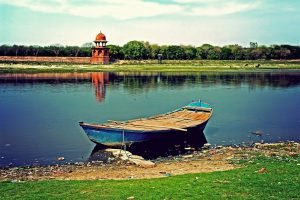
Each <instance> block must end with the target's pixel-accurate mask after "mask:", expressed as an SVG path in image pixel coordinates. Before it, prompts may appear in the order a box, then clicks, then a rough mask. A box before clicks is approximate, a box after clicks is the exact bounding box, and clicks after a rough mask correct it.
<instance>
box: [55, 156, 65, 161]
mask: <svg viewBox="0 0 300 200" xmlns="http://www.w3.org/2000/svg"><path fill="white" fill-rule="evenodd" d="M57 160H59V161H62V160H65V158H64V157H58V158H57Z"/></svg>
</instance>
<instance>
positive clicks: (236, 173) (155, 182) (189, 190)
mask: <svg viewBox="0 0 300 200" xmlns="http://www.w3.org/2000/svg"><path fill="white" fill-rule="evenodd" d="M299 163H300V159H299V158H295V159H292V158H289V157H288V158H265V157H260V158H257V159H254V160H249V161H245V162H244V164H243V165H244V167H242V168H239V169H235V170H230V171H224V172H212V173H201V174H188V175H180V176H174V177H172V176H171V177H166V178H160V179H148V180H146V179H145V180H122V181H114V180H105V181H101V180H99V181H57V180H56V181H54V180H50V181H32V182H21V183H11V182H2V183H0V198H1V199H127V198H128V197H130V196H134V197H135V199H300V176H299V174H300V166H299V165H297V164H299ZM262 167H265V168H266V169H267V173H263V174H260V173H257V171H258V170H259V169H261V168H262Z"/></svg>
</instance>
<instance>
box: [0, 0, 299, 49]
mask: <svg viewBox="0 0 300 200" xmlns="http://www.w3.org/2000/svg"><path fill="white" fill-rule="evenodd" d="M99 31H101V32H103V33H104V34H105V35H106V37H107V40H108V41H109V43H108V44H116V45H124V44H125V43H127V42H129V41H131V40H139V41H149V42H150V43H152V44H159V45H164V44H167V45H170V44H173V45H181V44H182V45H193V46H201V45H202V44H205V43H208V44H212V45H219V46H224V45H228V44H240V45H242V46H249V43H250V42H257V43H258V44H259V45H271V44H291V45H300V0H0V45H2V44H10V45H12V44H19V45H41V46H46V45H51V44H62V45H79V46H81V45H82V44H84V43H86V42H92V41H93V40H94V39H95V36H96V35H97V33H99Z"/></svg>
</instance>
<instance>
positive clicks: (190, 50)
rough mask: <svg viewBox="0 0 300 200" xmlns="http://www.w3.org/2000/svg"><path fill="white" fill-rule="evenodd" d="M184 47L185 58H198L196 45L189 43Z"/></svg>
mask: <svg viewBox="0 0 300 200" xmlns="http://www.w3.org/2000/svg"><path fill="white" fill-rule="evenodd" d="M182 48H183V50H184V54H185V56H184V58H185V59H187V60H192V59H195V58H196V53H197V50H196V48H195V47H192V46H190V45H188V46H182Z"/></svg>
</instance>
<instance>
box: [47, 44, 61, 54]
mask: <svg viewBox="0 0 300 200" xmlns="http://www.w3.org/2000/svg"><path fill="white" fill-rule="evenodd" d="M49 48H50V50H51V51H52V52H53V53H54V55H55V56H58V55H59V53H60V51H61V50H62V49H63V45H61V44H53V45H50V47H49Z"/></svg>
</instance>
